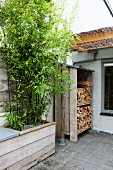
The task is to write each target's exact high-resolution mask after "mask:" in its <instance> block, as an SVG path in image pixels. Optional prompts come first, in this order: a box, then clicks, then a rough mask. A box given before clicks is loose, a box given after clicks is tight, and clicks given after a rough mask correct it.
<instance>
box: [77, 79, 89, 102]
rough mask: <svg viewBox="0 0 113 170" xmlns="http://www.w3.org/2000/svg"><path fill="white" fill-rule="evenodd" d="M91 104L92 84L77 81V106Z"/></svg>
mask: <svg viewBox="0 0 113 170" xmlns="http://www.w3.org/2000/svg"><path fill="white" fill-rule="evenodd" d="M91 102H92V82H88V81H81V82H80V81H79V82H78V88H77V105H81V104H86V103H91Z"/></svg>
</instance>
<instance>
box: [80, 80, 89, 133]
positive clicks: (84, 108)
mask: <svg viewBox="0 0 113 170" xmlns="http://www.w3.org/2000/svg"><path fill="white" fill-rule="evenodd" d="M77 106H78V107H77V130H78V134H79V133H81V132H83V131H85V130H87V129H89V128H91V126H92V82H88V81H78V88H77Z"/></svg>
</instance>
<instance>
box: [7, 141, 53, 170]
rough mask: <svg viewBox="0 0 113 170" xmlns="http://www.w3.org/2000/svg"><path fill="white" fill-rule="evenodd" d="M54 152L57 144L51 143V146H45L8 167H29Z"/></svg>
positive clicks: (8, 169)
mask: <svg viewBox="0 0 113 170" xmlns="http://www.w3.org/2000/svg"><path fill="white" fill-rule="evenodd" d="M53 153H55V144H51V145H50V146H48V147H46V148H44V149H43V150H41V151H39V152H37V153H35V154H33V155H31V156H29V157H27V158H25V159H23V160H21V161H19V162H17V163H16V164H14V165H12V166H10V167H9V168H7V170H14V169H17V167H18V170H22V169H23V170H26V169H29V168H30V167H31V166H34V165H35V164H37V163H38V162H40V161H42V160H43V159H45V158H47V157H48V156H50V155H51V154H53Z"/></svg>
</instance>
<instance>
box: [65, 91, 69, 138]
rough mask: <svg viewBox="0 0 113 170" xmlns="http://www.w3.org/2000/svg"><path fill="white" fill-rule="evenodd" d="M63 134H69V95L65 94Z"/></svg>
mask: <svg viewBox="0 0 113 170" xmlns="http://www.w3.org/2000/svg"><path fill="white" fill-rule="evenodd" d="M65 134H66V135H69V134H70V93H69V92H68V93H67V94H66V105H65Z"/></svg>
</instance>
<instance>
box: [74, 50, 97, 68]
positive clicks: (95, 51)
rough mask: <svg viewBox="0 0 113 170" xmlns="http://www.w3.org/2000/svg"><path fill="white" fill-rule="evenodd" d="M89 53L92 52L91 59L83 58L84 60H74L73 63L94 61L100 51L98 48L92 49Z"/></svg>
mask: <svg viewBox="0 0 113 170" xmlns="http://www.w3.org/2000/svg"><path fill="white" fill-rule="evenodd" d="M89 53H91V59H89V60H82V61H74V62H73V65H74V64H77V63H86V62H92V61H94V60H95V58H96V55H97V53H98V51H97V50H91V51H89Z"/></svg>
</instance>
